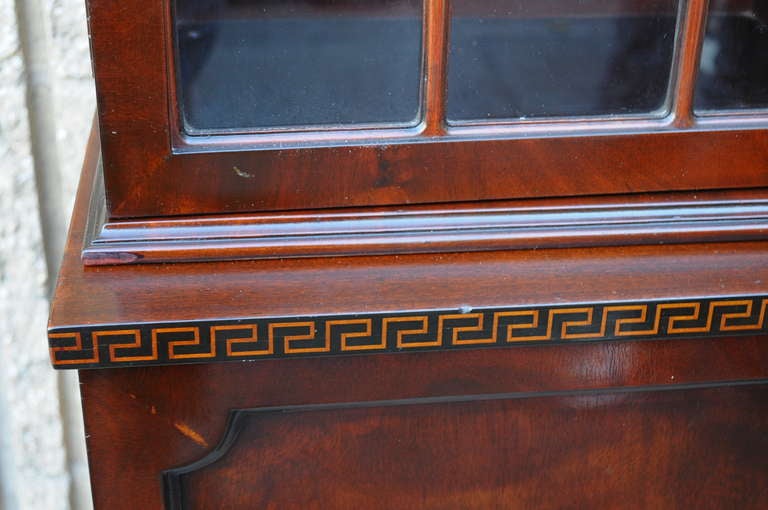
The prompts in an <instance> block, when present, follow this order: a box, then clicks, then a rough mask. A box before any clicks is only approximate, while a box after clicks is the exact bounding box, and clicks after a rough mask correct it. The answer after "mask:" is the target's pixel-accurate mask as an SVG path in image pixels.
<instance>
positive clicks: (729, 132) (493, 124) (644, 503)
mask: <svg viewBox="0 0 768 510" xmlns="http://www.w3.org/2000/svg"><path fill="white" fill-rule="evenodd" d="M231 3H232V9H233V11H232V12H231V13H230V14H232V15H233V16H234V17H243V18H248V17H258V16H262V15H264V12H266V11H264V12H262V11H263V9H257V8H255V7H254V6H253V5H252V4H251V3H249V2H231ZM384 3H386V2H384ZM384 3H382V4H380V5H379V4H377V5H379V7H382V6H383V5H384ZM274 4H275V5H277V6H278V7H277V8H278V10H279V12H280V13H282V14H286V13H290V12H291V11H290V9H291V4H290V3H286V2H282V3H281V2H274ZM282 4H284V5H282ZM326 4H327V2H321V1H318V2H314V3H311V4H308V5H309V7H308V9H310V10H311V9H315V8H320V6H321V5H326ZM330 4H332V7H331V8H332V10H333V12H334V14H335V15H336V14H338V15H340V16H344V15H345V14H349V15H350V16H349V17H351V16H353V15H354V14H355V13H358V12H360V9H361V6H362V4H359V2H345V1H334V2H330ZM358 4H359V5H358ZM502 4H503V5H502ZM529 4H530V6H531V8H530V9H527V8H526V9H522V8H521V9H518V10H519V11H520V12H521V13H522V14H521V16H522V18H523V19H526V23H528V21H527V20H528V19H529V18H530V20H532V21H531V22H540V20H538V19H537V18H539V17H551V15H552V12H554V11H555V10H557V9H560V8H561V4H562V5H563V6H565V4H568V5H567V6H565V7H563V8H562V12H561V13H562V14H563V15H564V16H566V17H576V18H577V17H579V16H585V15H587V16H594V15H599V16H609V17H610V16H615V15H616V14H617V12H622V13H629V14H630V16H635V17H643V16H647V15H648V13H656V14H661V15H662V16H663V17H664V23H663V26H664V27H666V28H664V30H662V31H661V32H659V33H666V34H667V36H668V37H671V35H670V34H671V29H670V28H669V27H671V26H672V25H673V20H672V17H671V16H672V14H673V13H672V10H673V7H674V6H677V5H679V6H680V9H679V10H680V13H679V14H680V16H679V19H678V21H677V29H678V33H677V36H676V37H675V38H674V45H673V43H672V40H671V39H670V43H669V45H668V46H667V47H666V49H665V50H664V52H663V55H662V60H664V62H667V61H668V59H670V58H671V59H672V61H673V65H672V71H671V74H670V76H669V87H670V88H669V93H668V95H667V96H666V97H665V98H663V97H662V98H661V99H659V101H661V100H662V99H663V100H664V101H663V105H662V108H661V109H660V110H659V111H654V112H650V113H648V114H644V113H643V114H632V115H630V114H623V113H617V114H616V115H602V116H595V117H573V118H544V119H517V120H515V119H511V120H510V119H508V120H504V119H501V117H500V119H501V120H499V119H491V120H464V121H451V122H449V120H448V118H447V117H449V114H448V113H446V112H447V110H448V109H449V105H451V104H453V103H451V102H450V101H449V100H448V93H447V92H448V91H449V90H450V89H448V90H447V89H446V81H448V80H449V79H450V78H449V73H448V71H449V70H450V69H455V68H451V67H450V59H451V55H450V53H449V48H448V42H449V41H450V40H451V39H450V37H451V34H450V32H451V30H454V29H455V26H454V25H452V24H451V16H452V15H455V14H457V13H458V14H461V15H468V16H470V17H471V16H483V17H486V16H488V17H494V16H501V15H502V14H501V13H503V12H507V11H504V9H503V8H504V7H505V6H507V7H509V8H513V7H514V8H518V7H521V6H525V5H529ZM707 4H708V2H707V1H706V0H690V1H686V2H682V3H679V4H678V3H676V2H674V1H670V0H653V1H643V0H632V1H629V2H613V1H606V0H589V1H586V2H571V3H568V2H557V1H555V0H546V1H542V2H529V1H527V0H514V1H513V2H498V1H487V2H486V1H484V2H459V1H457V0H454V1H449V0H434V1H433V0H429V1H426V2H425V3H424V4H423V6H424V19H423V20H422V21H423V25H422V41H421V43H422V46H423V50H422V51H423V54H422V55H421V61H422V64H421V65H422V68H421V72H422V77H421V78H422V89H421V92H420V96H419V101H420V102H419V104H420V109H421V110H420V115H421V116H420V118H419V120H418V125H415V126H412V127H402V126H405V125H407V123H406V124H399V126H401V127H396V125H395V124H390V125H385V124H382V125H381V126H380V127H376V126H375V125H361V126H359V128H358V126H354V125H352V126H344V127H343V128H339V129H334V128H327V127H320V128H317V129H314V128H313V130H306V129H300V128H296V129H293V128H288V129H282V127H280V126H278V127H277V128H275V129H273V130H271V131H269V130H265V131H263V132H257V129H256V128H253V129H251V131H250V132H249V131H248V129H242V130H239V131H238V132H237V133H232V134H225V133H224V132H218V133H216V134H212V135H211V136H193V135H189V134H185V132H184V130H183V129H182V126H181V124H182V121H181V115H180V110H179V108H180V106H179V102H178V98H177V95H179V94H181V92H180V91H179V88H178V87H177V85H178V84H177V83H176V80H177V79H178V77H177V76H176V73H175V72H174V69H177V63H176V61H175V57H174V55H173V50H172V49H173V48H174V40H173V38H174V36H173V34H174V30H175V29H174V25H173V23H172V16H171V14H172V10H173V2H172V1H171V0H164V1H161V2H157V1H152V0H124V1H123V2H119V3H115V2H108V1H106V0H88V10H89V16H90V17H89V23H90V32H91V38H92V47H93V60H94V73H95V77H96V83H97V93H98V94H97V95H98V102H99V112H98V127H97V128H95V130H94V133H93V135H92V139H91V142H90V143H89V148H88V152H87V155H86V163H85V165H84V171H83V176H82V178H81V183H80V188H79V191H78V196H77V201H76V205H75V211H74V215H73V220H72V223H71V230H70V233H69V240H68V245H67V248H66V254H65V257H64V261H63V264H62V267H61V270H60V273H59V281H58V285H57V288H56V292H55V297H54V300H53V303H52V308H51V314H50V322H49V341H50V352H51V358H52V363H53V365H54V366H55V367H57V368H79V369H81V370H80V372H79V376H80V381H81V383H82V386H81V391H82V397H83V410H84V417H85V426H86V434H87V442H88V452H89V463H90V469H91V479H92V484H93V486H92V493H93V498H94V503H95V506H96V508H97V509H99V510H100V509H106V508H108V509H118V510H119V509H123V508H125V509H131V510H132V509H136V508H142V509H144V508H147V509H155V508H157V509H161V508H167V509H174V510H178V509H180V508H185V509H186V508H255V507H257V508H262V507H263V508H302V509H303V508H331V509H357V508H419V509H432V508H434V509H438V508H439V509H444V508H659V509H666V508H669V509H673V508H704V509H706V508H718V509H719V508H744V509H752V508H754V509H762V508H765V507H766V506H767V505H768V463H766V461H765V459H766V458H768V436H767V435H766V434H765V430H766V427H768V406H767V405H766V403H768V129H766V127H768V113H766V111H764V110H747V109H744V110H743V111H716V112H712V113H710V112H707V113H706V115H702V116H696V115H694V112H693V102H694V101H693V100H694V90H695V83H696V74H697V70H698V69H699V60H700V55H701V50H702V44H703V39H704V35H703V33H702V31H703V29H704V26H705V22H706V15H707ZM355 6H357V7H355ZM409 6H410V7H409V8H413V7H414V6H416V7H418V3H417V2H412V3H410V4H409ZM724 8H726V9H727V10H729V12H733V13H741V12H742V11H750V12H751V10H754V3H753V2H748V1H747V0H737V1H734V2H728V3H727V5H726V6H725V7H724ZM280 9H283V10H280ZM285 9H287V11H286V10H285ZM382 9H383V7H382ZM383 10H386V9H383ZM409 12H413V9H411V10H410V11H409ZM510 12H511V11H510ZM558 12H560V11H558ZM266 15H269V13H267V14H266ZM507 15H508V14H507ZM760 15H761V14H760V10H759V9H758V10H757V11H756V16H760ZM214 19H215V17H214ZM193 21H194V20H193ZM345 21H349V20H348V19H345ZM414 26H415V27H416V28H418V22H416V23H415V25H414ZM582 26H583V25H582ZM617 26H618V25H617ZM667 29H669V30H667ZM655 33H656V32H654V34H655ZM651 37H655V36H654V35H651ZM646 39H647V37H646ZM634 42H637V41H633V43H634ZM638 44H639V43H638ZM673 46H674V47H673ZM664 65H666V64H664ZM662 67H663V66H662ZM649 69H650V68H649ZM224 78H225V77H222V79H224ZM214 85H215V83H214ZM654 86H655V85H654ZM653 97H656V96H653ZM659 97H660V96H659ZM626 107H627V108H628V110H627V111H634V110H632V109H631V108H632V105H626ZM638 108H639V107H638ZM608 111H612V110H610V109H609V110H608ZM491 113H493V112H491ZM545 113H546V112H545ZM472 115H473V114H470V115H468V116H466V117H458V118H465V119H473V118H474V117H473V116H472ZM101 172H103V182H102V180H101ZM224 361H227V362H226V363H224ZM140 365H157V366H140ZM96 367H101V368H100V369H96ZM104 367H106V368H104ZM86 368H87V369H86Z"/></svg>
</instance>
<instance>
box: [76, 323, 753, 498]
mask: <svg viewBox="0 0 768 510" xmlns="http://www.w3.org/2000/svg"><path fill="white" fill-rule="evenodd" d="M767 376H768V348H766V343H765V341H764V338H757V337H753V338H742V339H720V340H715V339H710V340H701V339H690V340H674V341H660V342H626V343H609V344H574V345H567V346H554V347H545V346H530V347H522V348H520V349H518V350H493V351H491V350H485V351H468V352H461V353H414V354H409V355H407V356H399V355H379V356H358V357H345V358H326V359H306V360H279V361H268V362H257V363H245V364H234V365H233V364H207V365H194V366H180V367H164V368H145V369H138V368H134V369H113V370H91V371H82V372H81V373H80V377H81V382H82V383H83V386H82V388H83V404H84V409H85V416H86V431H87V433H88V434H89V437H88V446H89V455H90V459H91V472H92V477H93V480H94V500H95V502H96V508H136V507H137V506H138V507H141V508H148V509H149V508H152V509H154V508H161V507H162V501H163V492H164V491H163V487H162V480H161V477H160V476H159V475H160V473H161V472H162V471H164V470H167V469H171V468H176V467H181V466H185V465H189V464H191V463H193V462H195V461H198V460H200V459H203V458H205V457H206V456H207V455H209V454H211V453H212V452H213V451H215V449H216V448H217V446H216V445H217V444H218V443H219V441H220V440H221V439H223V438H224V437H225V433H226V430H227V417H228V415H229V412H230V411H231V410H234V409H250V408H253V409H259V408H270V409H273V410H274V409H275V408H282V407H285V406H296V405H300V406H305V405H323V404H333V403H337V404H338V403H366V402H367V403H370V405H371V406H373V407H377V406H378V405H379V404H377V402H379V401H382V400H393V399H397V400H402V402H396V403H392V404H390V405H392V406H394V408H393V409H392V412H393V413H396V414H398V415H400V417H399V418H394V419H389V420H387V421H384V420H381V421H376V422H375V423H376V424H377V425H376V426H375V427H373V428H372V429H369V432H370V434H373V437H378V438H379V439H380V440H381V441H378V440H377V441H376V443H377V444H378V447H376V448H373V447H372V449H369V450H368V451H367V455H365V456H362V455H360V456H359V457H357V456H356V455H357V454H355V453H354V452H355V448H356V444H359V443H357V441H365V435H364V434H363V433H362V431H359V432H360V434H357V435H355V434H353V437H351V438H350V439H349V440H348V441H343V440H342V438H340V437H338V436H337V435H336V433H335V432H334V430H338V429H336V428H335V427H337V426H338V427H345V426H354V425H353V424H350V421H349V420H347V419H346V417H345V416H344V415H343V414H342V413H334V416H336V417H337V420H338V421H337V422H336V424H328V427H323V430H324V431H325V433H324V434H323V435H322V436H321V437H315V435H314V432H312V427H314V426H315V424H317V422H315V421H314V420H315V418H313V417H312V415H311V412H308V413H305V414H302V413H296V412H293V413H292V412H288V413H287V414H286V413H278V417H277V418H276V419H278V420H281V421H280V422H279V423H280V424H281V425H282V426H280V427H279V428H278V433H277V436H274V435H273V433H274V431H275V429H274V428H272V427H270V426H269V425H266V428H265V429H262V430H261V431H260V432H259V433H258V434H257V435H256V436H255V437H254V440H256V441H258V442H257V443H256V444H254V443H253V442H252V441H249V437H245V438H244V439H243V441H242V442H240V443H238V442H236V443H235V444H234V445H232V452H233V456H234V457H233V456H228V457H226V458H225V459H224V460H223V462H224V465H225V466H226V465H227V464H229V465H230V468H229V470H228V471H226V472H227V475H228V476H229V477H230V483H227V484H223V485H216V484H215V479H213V480H210V482H211V483H214V485H213V486H211V485H209V486H208V487H209V488H210V489H211V490H210V491H209V492H210V494H208V495H207V496H206V497H207V498H209V499H203V500H202V502H201V504H202V507H218V505H216V504H213V503H212V502H213V501H215V499H216V498H228V497H229V498H235V500H237V501H239V503H240V504H239V505H233V506H232V508H252V507H253V506H254V505H256V502H258V501H260V500H261V501H263V499H264V498H265V497H267V498H270V497H273V498H275V501H280V499H279V498H281V497H285V496H288V497H290V496H291V495H293V496H294V497H297V498H301V497H307V495H306V493H302V488H306V489H307V490H310V489H312V488H316V489H317V492H316V493H315V496H316V497H315V501H314V504H315V505H317V507H318V508H320V507H322V508H351V507H350V506H349V500H346V499H344V497H340V498H339V499H332V500H324V499H321V498H320V496H321V495H331V494H333V492H334V490H336V489H340V488H342V487H344V486H345V485H346V484H351V483H353V482H354V481H355V480H358V479H359V477H360V476H364V474H365V472H366V471H364V467H365V466H370V465H371V463H373V464H376V463H377V462H379V463H381V464H379V465H381V466H382V467H383V466H390V467H392V468H393V471H392V472H391V473H390V474H389V475H388V476H387V477H384V478H378V479H377V482H378V483H374V484H372V485H368V486H366V490H365V494H366V495H367V496H368V497H375V498H376V499H377V500H380V501H382V502H383V503H382V504H384V505H385V506H384V507H388V508H393V507H394V508H396V507H397V506H396V505H395V506H392V505H387V504H386V503H387V502H390V501H395V500H394V499H391V498H397V494H400V495H401V496H402V497H406V498H407V497H409V496H413V495H414V492H413V491H414V489H415V488H417V487H419V486H420V484H424V483H429V484H431V485H432V486H433V490H432V491H431V492H430V493H431V494H432V495H433V497H434V498H436V499H437V500H438V501H439V500H440V498H445V497H447V496H449V495H451V494H452V492H451V491H452V489H451V487H458V486H460V485H459V484H458V483H453V484H450V486H447V485H445V483H446V482H447V481H449V480H450V478H448V479H446V475H445V473H446V471H449V470H450V467H451V464H447V465H446V464H445V463H443V465H437V466H434V467H433V468H432V469H431V470H429V471H426V472H423V473H420V475H421V476H416V475H413V476H411V477H409V478H410V480H411V482H410V483H411V485H410V486H405V485H400V483H401V482H398V481H397V480H398V478H397V473H399V472H400V473H401V472H402V471H404V470H405V471H407V470H409V469H414V468H416V467H417V466H419V465H423V463H424V462H429V461H428V459H432V460H436V459H438V458H440V457H439V456H440V455H442V454H445V453H446V452H450V451H451V450H453V451H456V449H459V450H461V451H464V450H465V449H467V448H472V449H477V450H478V451H485V452H489V453H490V452H493V456H492V457H489V458H488V459H486V460H485V461H484V462H481V461H480V460H479V459H478V460H477V464H476V466H477V467H478V468H482V469H481V471H483V472H485V473H488V471H489V469H490V468H491V467H492V466H493V464H492V462H496V461H498V462H506V463H509V464H508V467H510V468H514V472H507V473H497V475H496V476H497V478H496V479H497V480H499V485H497V486H496V487H495V489H497V490H493V488H491V487H486V488H487V490H485V491H483V490H481V489H482V488H483V485H482V484H480V483H479V482H478V481H477V480H476V479H475V480H474V481H473V480H472V479H470V480H465V481H464V484H463V487H464V488H466V489H467V493H466V494H465V495H464V496H463V497H464V498H472V499H473V501H474V502H475V505H478V504H480V505H482V503H483V502H484V501H493V499H494V498H497V500H498V498H508V499H507V500H506V502H507V504H506V505H504V506H505V507H508V508H523V507H525V506H524V505H520V504H519V501H520V500H519V499H517V498H526V497H527V498H539V501H540V505H537V506H542V507H548V508H556V507H562V506H569V505H573V504H574V501H576V502H581V503H583V504H586V503H588V502H589V501H591V500H590V499H589V498H597V499H596V501H603V502H605V504H606V505H608V506H621V507H627V505H630V506H631V505H632V504H633V502H637V504H638V505H639V506H642V502H643V501H656V502H658V503H659V504H661V506H657V508H680V506H679V505H675V501H678V502H686V501H690V502H700V501H702V500H701V499H700V498H702V497H703V495H708V497H710V498H713V499H712V505H711V506H706V505H704V506H703V508H722V507H723V506H729V505H727V503H729V502H732V503H733V504H736V503H739V504H740V505H737V506H742V505H743V507H744V508H759V507H760V503H761V502H764V498H765V493H764V492H761V491H764V487H765V485H766V484H765V480H766V478H765V477H766V471H765V468H766V466H765V462H764V460H762V459H764V454H765V451H766V450H765V448H766V445H765V443H764V440H765V436H764V434H763V433H762V432H761V431H762V430H763V428H764V423H765V419H766V414H765V408H764V405H763V404H764V401H765V398H766V386H765V385H764V384H762V385H755V386H752V387H738V386H737V387H730V388H719V389H708V390H686V388H690V387H691V386H690V385H697V384H704V385H705V386H713V385H715V386H720V385H722V386H729V385H731V384H732V383H733V381H753V382H755V383H758V382H760V381H761V380H764V379H765V378H766V377H767ZM647 386H650V387H647ZM642 387H647V388H646V391H645V392H643V393H640V394H638V393H636V391H637V389H638V388H642ZM609 388H613V390H611V391H605V390H607V389H609ZM661 390H669V391H661ZM562 391H565V392H567V393H566V394H563V395H560V394H558V392H562ZM532 397H533V398H534V400H527V399H528V398H532ZM496 398H499V399H502V400H504V399H513V400H509V401H508V404H504V405H505V406H507V405H508V406H509V408H508V411H506V412H505V414H504V416H497V417H496V418H499V419H491V418H492V416H490V415H487V414H486V413H485V412H481V413H480V415H478V416H477V420H480V423H483V424H484V425H483V426H482V427H480V426H479V424H478V425H473V426H472V427H474V428H472V427H470V428H469V429H468V430H467V431H466V432H467V434H466V435H465V436H464V437H463V438H462V437H460V436H457V435H456V434H454V432H455V431H456V430H457V429H456V427H458V426H461V425H467V421H466V420H468V419H470V418H469V416H470V415H471V414H472V410H471V409H469V410H467V411H461V410H458V409H454V410H451V412H449V411H448V409H446V406H442V407H441V406H440V405H437V406H436V407H437V408H438V410H437V414H436V415H434V417H433V418H431V419H430V425H431V426H430V427H421V426H419V427H417V426H416V425H419V423H417V422H415V421H413V420H412V418H413V417H415V414H414V413H416V414H417V413H418V411H416V410H414V409H413V407H400V408H399V409H398V406H399V405H408V406H412V405H416V406H418V405H419V404H428V402H424V401H420V400H418V399H438V403H439V399H444V400H448V401H456V400H464V401H467V402H476V401H479V400H488V399H496ZM468 405H469V407H470V408H471V407H472V406H473V404H468ZM479 405H480V406H482V405H483V404H479ZM448 407H450V406H448ZM422 409H424V407H422ZM632 409H634V411H633V410H632ZM453 411H456V412H455V413H454V412H453ZM379 412H380V411H372V413H371V415H370V417H371V418H373V417H375V416H376V415H377V413H379ZM321 414H322V413H321ZM280 415H282V418H281V417H280ZM273 416H274V415H273ZM610 416H613V418H610ZM254 426H257V427H258V426H259V422H258V421H256V422H255V423H254ZM425 429H426V430H425ZM505 430H506V431H507V435H508V437H504V435H503V434H502V431H505ZM450 431H454V432H450ZM621 431H624V433H622V432H621ZM393 432H397V434H392V433H393ZM449 432H450V434H449ZM401 433H402V434H405V437H401V438H400V439H401V441H402V443H400V444H401V445H403V444H405V445H407V444H411V443H410V442H412V441H415V440H416V439H418V438H420V437H421V438H431V437H434V436H433V434H439V433H443V434H444V440H445V443H446V444H445V445H443V447H442V448H440V449H434V448H429V447H428V446H429V444H430V443H429V441H433V439H429V440H427V441H426V442H424V443H419V444H422V445H423V447H424V449H423V450H417V451H416V452H413V451H412V453H411V455H410V456H406V457H404V458H398V457H394V456H392V455H390V453H391V452H389V451H387V450H386V449H383V450H382V449H381V448H382V446H383V445H386V444H391V445H392V446H393V448H394V450H393V451H395V452H397V451H399V450H398V448H395V447H394V445H396V444H397V438H398V437H400V434H401ZM425 435H426V436H425ZM515 438H517V440H516V441H515ZM371 440H372V439H371ZM510 441H515V442H510ZM286 444H292V445H293V447H294V448H299V450H298V451H294V450H289V451H286V450H283V449H282V447H281V445H286ZM256 445H261V448H260V451H262V452H263V455H260V456H259V457H258V459H260V460H259V461H256V462H255V463H254V464H253V465H249V466H248V468H247V469H246V468H245V467H244V466H243V465H242V464H240V463H239V462H238V460H237V459H238V457H239V456H241V455H246V456H249V455H252V453H248V451H249V450H251V449H252V448H254V447H255V446H256ZM220 447H222V448H228V445H226V444H222V445H220ZM326 448H327V449H328V450H327V451H325V452H324V453H323V458H322V459H318V460H316V461H313V462H309V461H307V462H304V460H305V459H304V458H303V457H302V456H303V455H312V454H313V453H321V451H322V450H324V449H326ZM400 448H402V446H401V447H400ZM505 448H506V449H505ZM251 451H252V450H251ZM441 452H442V453H441ZM528 454H530V455H528ZM273 455H285V456H284V457H283V459H282V460H284V461H285V462H283V463H282V464H280V465H279V466H275V467H274V468H270V469H269V470H268V471H269V472H268V473H266V474H264V476H265V478H264V479H262V480H260V481H259V484H258V485H253V486H250V487H249V490H247V491H242V492H241V491H240V490H238V489H242V487H243V485H242V484H245V483H248V482H249V481H256V478H254V477H257V476H258V475H259V473H263V467H262V466H263V464H261V462H268V461H269V459H271V458H273ZM233 458H234V460H233ZM471 459H472V457H470V459H469V460H467V461H466V462H472V460H471ZM493 459H495V460H493ZM501 459H505V460H501ZM358 461H359V462H358ZM326 462H327V463H330V465H329V464H324V463H326ZM453 462H454V463H455V466H456V471H455V472H457V473H466V471H464V470H465V469H466V468H467V464H463V463H462V459H461V458H455V459H454V460H453ZM318 465H320V466H322V465H327V466H329V467H330V473H329V472H328V471H325V474H322V473H320V474H318V477H317V478H314V479H309V478H306V479H303V478H300V477H301V475H302V474H305V473H306V472H305V471H304V470H305V469H308V470H311V469H313V467H317V466H318ZM534 466H538V469H535V468H534ZM558 466H559V467H558ZM498 467H501V464H500V465H499V466H498ZM380 469H381V468H380ZM398 469H399V470H400V471H397V470H398ZM710 469H711V471H710ZM338 470H344V471H349V474H348V476H346V477H344V478H343V479H338V480H337V481H336V482H335V483H334V486H333V487H325V488H323V484H322V482H323V480H327V478H325V477H326V476H328V475H329V474H332V473H334V472H337V471H338ZM703 472H709V473H710V475H709V476H706V477H702V476H701V473H703ZM355 473H357V474H355ZM533 475H535V476H533ZM529 476H533V477H532V478H528V477H529ZM393 477H394V481H393ZM297 479H300V480H302V482H301V483H300V484H299V486H300V487H298V488H297V487H296V486H295V483H296V480H297ZM513 480H516V481H513ZM543 481H550V483H554V484H556V486H558V487H560V488H559V490H556V491H552V492H547V493H541V492H540V490H541V487H542V486H541V485H540V483H541V482H543ZM262 482H263V483H262ZM387 482H389V485H388V484H387ZM392 484H394V486H393V485H392ZM505 485H506V492H505V490H504V489H505ZM546 485H547V486H549V485H550V484H549V483H548V484H546ZM213 487H215V490H213ZM390 489H395V490H394V492H395V494H392V493H391V492H390ZM358 490H359V488H358ZM265 491H267V492H268V494H266V495H265ZM337 495H338V494H337ZM629 495H632V497H631V498H629V499H626V498H627V497H628V496H629ZM457 497H458V498H459V499H457V501H465V502H466V501H468V499H461V496H458V495H457ZM238 498H239V499H238ZM483 498H485V499H483ZM654 498H658V499H654ZM206 501H207V502H209V503H210V505H206ZM299 503H301V501H300V502H299ZM345 503H347V505H345ZM577 506H578V505H577ZM682 506H686V505H682ZM289 507H291V508H292V507H294V506H289ZM295 507H297V508H300V507H301V506H295ZM438 507H439V506H438ZM481 507H482V508H489V507H492V505H483V506H481ZM193 508H195V507H194V506H193ZM412 508H430V507H429V505H425V504H422V505H415V506H413V507H412ZM433 508H434V506H433Z"/></svg>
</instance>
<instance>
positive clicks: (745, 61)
mask: <svg viewBox="0 0 768 510" xmlns="http://www.w3.org/2000/svg"><path fill="white" fill-rule="evenodd" d="M709 6H710V7H709V9H710V10H709V19H708V20H707V31H706V35H705V37H704V44H703V45H702V48H701V62H700V65H699V76H698V79H697V82H696V96H695V100H694V106H695V109H696V110H697V111H705V110H730V109H737V108H768V0H710V2H709Z"/></svg>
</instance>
